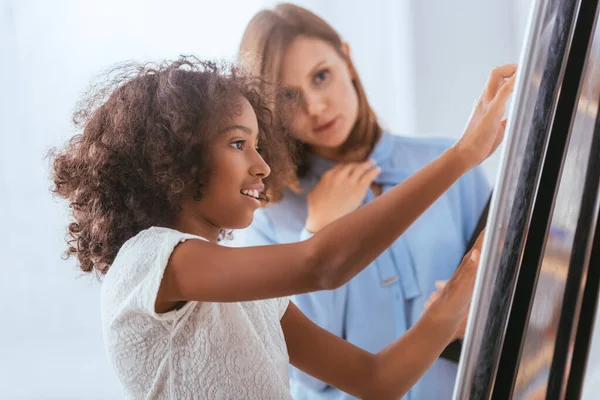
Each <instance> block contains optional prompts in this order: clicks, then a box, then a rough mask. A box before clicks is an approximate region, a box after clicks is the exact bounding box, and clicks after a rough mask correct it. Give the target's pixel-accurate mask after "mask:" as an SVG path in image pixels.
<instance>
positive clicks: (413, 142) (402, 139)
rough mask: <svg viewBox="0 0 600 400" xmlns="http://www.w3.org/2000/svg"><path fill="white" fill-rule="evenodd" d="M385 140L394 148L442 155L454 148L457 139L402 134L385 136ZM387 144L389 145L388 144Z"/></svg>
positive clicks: (386, 134)
mask: <svg viewBox="0 0 600 400" xmlns="http://www.w3.org/2000/svg"><path fill="white" fill-rule="evenodd" d="M384 138H385V140H386V141H387V142H388V143H389V144H390V145H392V146H394V147H396V150H398V148H400V149H404V150H406V151H409V152H413V151H417V152H428V153H442V152H444V151H445V150H447V149H449V148H450V147H452V145H453V144H454V143H455V141H456V140H455V139H454V138H451V137H445V136H409V135H400V134H391V133H385V134H384ZM386 144H387V143H386Z"/></svg>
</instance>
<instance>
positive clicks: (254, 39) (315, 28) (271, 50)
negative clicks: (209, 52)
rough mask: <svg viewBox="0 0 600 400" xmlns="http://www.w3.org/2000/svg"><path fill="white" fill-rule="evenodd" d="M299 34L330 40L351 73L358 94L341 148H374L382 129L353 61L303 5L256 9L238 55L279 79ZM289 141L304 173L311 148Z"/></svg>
mask: <svg viewBox="0 0 600 400" xmlns="http://www.w3.org/2000/svg"><path fill="white" fill-rule="evenodd" d="M298 36H305V37H311V38H316V39H320V40H323V41H325V42H327V43H329V44H330V45H331V46H332V47H333V48H334V49H335V50H336V51H337V52H338V54H339V55H340V56H341V57H342V58H344V59H345V60H346V61H347V63H348V65H349V66H350V68H351V72H352V75H353V76H354V79H353V83H354V88H355V89H356V93H357V95H358V108H359V112H358V118H357V121H356V124H355V125H354V127H353V128H352V131H351V133H350V136H349V137H348V140H347V141H346V143H344V145H343V146H342V148H341V151H347V150H351V149H355V148H357V147H363V146H365V145H366V146H369V147H373V146H374V145H375V143H376V142H377V140H378V139H379V137H380V136H381V131H382V129H381V127H380V126H379V124H378V122H377V117H376V115H375V113H374V112H373V110H372V109H371V107H370V105H369V103H368V101H367V96H366V93H365V90H364V88H363V86H362V83H361V81H360V79H359V78H358V74H357V73H356V69H355V68H354V65H353V64H352V61H351V60H350V59H349V57H348V56H347V55H346V54H345V53H344V52H343V51H342V44H343V41H342V38H341V37H340V35H339V34H338V33H337V32H336V31H335V30H334V29H333V28H332V27H331V26H330V25H329V24H328V23H327V22H325V21H324V20H323V19H321V18H319V17H318V16H317V15H315V14H313V13H312V12H310V11H308V10H306V9H304V8H301V7H298V6H295V5H293V4H285V3H284V4H279V5H277V6H276V7H275V8H274V9H272V10H263V11H261V12H259V13H258V14H256V15H255V16H254V18H253V19H252V20H251V21H250V23H249V24H248V27H247V28H246V31H245V33H244V36H243V38H242V42H241V44H240V50H239V55H238V58H239V60H240V61H242V62H244V63H245V64H248V65H250V67H251V68H252V69H253V71H254V74H255V75H258V76H261V77H263V78H264V79H265V80H266V81H268V82H274V83H275V82H279V81H280V79H281V68H282V64H283V57H284V56H285V53H286V50H287V48H288V47H289V46H290V45H291V43H292V42H293V41H294V39H296V38H297V37H298ZM280 104H281V103H280V102H276V103H275V105H276V108H275V116H276V117H277V116H279V114H280V110H278V108H280V107H279V106H280ZM294 142H295V143H294ZM292 143H293V147H292V148H291V149H290V154H291V155H293V156H294V159H295V160H297V162H296V166H297V170H296V174H297V175H298V176H303V175H305V174H306V173H307V172H308V170H309V167H310V155H311V152H310V148H309V146H308V145H307V144H303V143H300V142H299V141H297V140H296V141H292ZM280 189H281V188H280Z"/></svg>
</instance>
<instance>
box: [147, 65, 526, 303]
mask: <svg viewBox="0 0 600 400" xmlns="http://www.w3.org/2000/svg"><path fill="white" fill-rule="evenodd" d="M515 71H516V66H514V65H508V66H505V67H501V68H498V69H496V70H494V71H493V72H492V74H491V76H490V80H489V82H488V84H487V86H486V89H485V91H484V93H483V95H482V96H481V98H480V100H479V103H478V105H477V107H476V109H475V110H474V112H473V115H472V117H471V120H470V122H469V125H468V126H467V128H466V130H465V133H464V134H463V137H462V138H461V139H460V140H459V141H458V142H457V144H456V145H455V146H454V147H452V148H451V149H449V150H447V151H446V152H445V153H443V154H442V155H441V156H440V157H438V158H437V159H436V160H434V161H432V162H431V163H430V164H428V165H427V166H425V167H424V168H423V169H421V170H420V171H418V172H417V173H415V174H414V175H413V176H411V177H410V178H408V179H406V180H405V181H404V182H402V183H401V184H400V185H398V186H396V187H395V188H393V189H392V190H389V191H388V192H386V193H384V194H382V195H381V196H379V197H378V198H377V199H375V200H374V201H372V202H370V203H369V204H367V205H365V206H364V207H361V208H360V209H359V210H357V211H355V212H352V213H350V214H348V215H346V216H345V217H343V218H340V219H338V220H337V221H335V222H333V223H331V224H330V225H328V226H327V227H325V228H323V229H322V230H320V231H319V232H318V233H317V234H315V235H314V236H313V237H312V238H310V239H308V240H306V241H303V242H299V243H293V244H282V245H272V246H259V247H247V248H228V247H224V246H219V245H216V244H211V243H208V242H204V241H200V240H189V241H187V242H185V243H181V244H179V245H178V246H177V247H176V248H175V250H174V251H173V253H172V255H171V257H170V260H169V263H168V265H167V268H166V270H165V273H164V276H163V279H162V281H161V286H160V290H159V293H158V296H157V300H156V303H157V306H159V305H164V304H173V303H174V302H179V301H213V302H227V301H247V300H257V299H265V298H273V297H282V296H287V295H293V294H298V293H305V292H311V291H316V290H322V289H334V288H337V287H339V286H341V285H342V284H344V283H345V282H348V281H349V280H350V279H351V278H352V277H354V276H355V275H356V274H358V273H359V272H360V271H361V270H362V269H364V268H365V267H366V266H367V265H369V264H370V263H371V262H372V261H373V260H375V258H377V256H378V255H379V254H380V253H381V252H383V251H384V250H385V249H386V248H387V247H389V246H390V245H391V244H392V243H393V242H394V241H395V240H396V239H397V238H398V237H399V236H400V235H401V234H402V233H403V232H404V231H405V230H406V229H407V228H408V227H409V226H410V225H411V224H412V223H413V222H414V221H415V220H416V219H417V218H418V217H419V216H420V215H421V214H422V213H423V212H424V211H425V210H426V209H427V208H428V207H429V206H431V204H433V202H434V201H435V200H437V199H438V198H439V197H440V196H441V195H442V194H443V193H444V192H445V191H446V190H447V189H448V188H449V187H450V186H451V185H452V184H453V183H454V182H455V181H456V180H457V179H458V178H460V177H461V176H462V175H463V174H464V173H465V172H467V171H468V170H469V169H471V168H473V167H474V166H476V165H478V164H479V163H480V162H481V161H482V160H484V159H485V158H487V157H488V156H489V155H490V154H491V153H492V152H493V151H494V150H495V149H496V148H497V147H498V145H499V144H500V142H501V140H502V137H503V134H504V126H505V121H502V116H503V114H504V110H505V103H506V100H507V99H508V97H509V95H510V93H511V92H512V88H513V86H514V73H515ZM507 77H510V78H509V79H506V78H507ZM158 308H160V307H157V309H158Z"/></svg>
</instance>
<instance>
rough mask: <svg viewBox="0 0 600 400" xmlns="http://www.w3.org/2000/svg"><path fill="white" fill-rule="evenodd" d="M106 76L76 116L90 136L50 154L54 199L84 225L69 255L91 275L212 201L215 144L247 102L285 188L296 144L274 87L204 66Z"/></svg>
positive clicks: (74, 231) (187, 63)
mask: <svg viewBox="0 0 600 400" xmlns="http://www.w3.org/2000/svg"><path fill="white" fill-rule="evenodd" d="M103 76H104V78H105V79H103V80H102V82H101V83H100V84H99V85H94V86H92V88H91V89H90V91H89V92H88V93H87V94H86V96H85V97H84V100H83V101H82V102H81V103H80V105H79V107H78V109H77V111H76V112H75V114H74V117H73V122H74V123H75V125H76V126H77V127H78V128H79V129H81V130H82V132H81V133H79V134H77V135H75V136H74V137H73V138H71V139H70V140H69V141H68V143H67V144H66V147H65V148H64V149H63V150H61V151H57V150H56V149H54V150H52V151H51V153H50V157H51V159H52V175H53V181H54V185H55V186H54V188H53V191H54V193H56V194H57V195H58V196H60V197H62V198H64V199H66V200H68V202H69V206H70V208H71V209H72V216H73V218H74V221H73V222H71V223H70V224H69V226H68V234H67V239H66V240H67V244H68V249H67V251H66V253H65V254H66V257H69V256H72V255H76V256H77V258H78V260H79V263H80V267H81V269H82V270H83V271H84V272H91V271H94V270H96V271H98V272H100V273H101V274H105V273H106V272H107V271H108V268H109V267H110V265H111V264H112V262H113V261H114V258H115V257H116V255H117V252H118V251H119V249H120V248H121V246H122V245H123V244H124V243H125V242H126V241H127V240H128V239H130V238H131V237H133V236H135V235H136V234H137V233H139V232H140V231H142V230H144V229H147V228H149V227H151V226H168V225H169V224H170V223H171V222H172V221H173V219H174V217H175V215H176V214H177V213H178V212H179V211H180V203H181V200H182V198H183V197H184V195H185V193H188V194H189V193H190V192H189V190H193V191H194V192H195V193H196V198H197V199H198V200H199V199H201V198H202V188H203V186H204V185H205V184H206V183H207V181H208V179H209V178H210V170H211V160H210V153H209V146H210V143H211V141H212V138H213V137H214V136H215V135H217V134H218V132H219V124H220V123H221V122H222V121H223V118H228V117H231V116H233V114H234V113H237V112H239V109H240V108H239V107H240V99H241V96H240V94H241V95H242V96H244V97H245V98H246V99H247V100H248V101H249V102H250V104H251V105H252V107H253V109H254V111H255V112H256V116H257V119H258V126H259V129H260V135H261V138H260V139H261V147H262V156H263V158H264V159H265V161H266V162H267V163H268V164H269V166H270V168H271V174H270V176H269V177H268V178H267V179H265V182H264V183H265V187H266V191H267V193H268V189H269V188H270V187H273V186H274V185H275V186H277V185H280V184H281V183H280V182H278V181H279V180H280V179H283V176H284V175H285V170H286V169H289V160H287V157H286V151H285V149H286V146H288V143H287V142H286V138H285V137H284V136H283V134H282V132H281V130H279V129H275V127H274V126H273V125H272V118H271V111H270V110H271V107H269V105H268V104H266V103H265V101H264V100H263V99H264V98H266V97H265V96H263V95H261V94H259V92H258V91H257V90H256V88H257V87H258V86H260V87H261V93H264V87H265V85H264V82H258V81H257V78H253V77H251V76H249V75H247V74H245V73H244V72H243V71H240V70H239V69H238V68H237V67H235V66H233V65H228V64H223V65H218V64H216V63H213V62H206V61H200V60H198V59H196V58H194V57H182V58H180V59H179V60H177V61H174V62H163V63H159V64H150V63H149V64H143V65H140V64H133V63H129V64H124V65H121V66H119V67H117V68H114V69H112V70H110V71H109V72H108V73H107V74H104V75H103ZM194 192H192V193H194ZM265 201H268V200H267V199H265ZM222 233H223V232H222Z"/></svg>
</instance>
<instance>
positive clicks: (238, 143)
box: [230, 140, 245, 150]
mask: <svg viewBox="0 0 600 400" xmlns="http://www.w3.org/2000/svg"><path fill="white" fill-rule="evenodd" d="M244 142H245V140H236V141H235V142H233V143H231V145H230V146H231V147H235V148H236V149H238V150H244Z"/></svg>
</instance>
